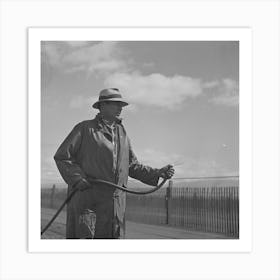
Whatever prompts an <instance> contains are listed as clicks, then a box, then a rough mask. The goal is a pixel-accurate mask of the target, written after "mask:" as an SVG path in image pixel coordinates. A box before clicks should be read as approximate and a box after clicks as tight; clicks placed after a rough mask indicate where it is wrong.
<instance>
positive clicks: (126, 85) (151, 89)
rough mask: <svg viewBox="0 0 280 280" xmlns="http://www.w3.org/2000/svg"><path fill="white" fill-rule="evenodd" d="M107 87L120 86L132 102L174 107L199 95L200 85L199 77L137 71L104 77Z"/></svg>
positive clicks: (200, 91)
mask: <svg viewBox="0 0 280 280" xmlns="http://www.w3.org/2000/svg"><path fill="white" fill-rule="evenodd" d="M104 83H105V85H106V86H108V87H117V88H120V90H121V91H122V92H124V93H125V95H126V97H127V98H128V99H129V100H130V101H131V102H132V103H134V104H141V105H152V106H158V107H166V108H169V109H174V108H175V107H176V106H180V105H181V104H182V103H183V102H184V101H185V100H186V99H187V98H193V97H196V96H199V95H200V94H201V93H202V85H201V81H200V80H199V79H193V78H190V77H184V76H179V75H175V76H172V77H167V76H164V75H162V74H159V73H154V74H151V75H147V76H145V75H142V74H141V73H139V72H133V73H115V74H112V75H110V76H108V77H107V78H106V79H105V82H104Z"/></svg>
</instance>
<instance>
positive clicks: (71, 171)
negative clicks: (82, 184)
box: [54, 123, 86, 187]
mask: <svg viewBox="0 0 280 280" xmlns="http://www.w3.org/2000/svg"><path fill="white" fill-rule="evenodd" d="M82 133H83V130H82V125H81V123H80V124H77V125H76V126H75V127H74V128H73V130H72V131H71V132H70V133H69V135H68V136H67V137H66V138H65V140H64V141H63V142H62V144H61V145H60V146H59V148H58V150H57V152H56V153H55V155H54V160H55V162H56V165H57V168H58V170H59V172H60V174H61V176H62V178H63V179H64V181H65V182H66V183H67V184H68V185H69V186H71V187H73V186H74V185H75V184H76V183H78V182H79V181H80V180H85V178H86V175H85V173H84V172H83V170H82V169H81V167H80V166H79V164H78V163H77V153H78V152H79V149H80V145H81V141H82Z"/></svg>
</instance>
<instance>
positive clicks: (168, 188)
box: [165, 180, 173, 225]
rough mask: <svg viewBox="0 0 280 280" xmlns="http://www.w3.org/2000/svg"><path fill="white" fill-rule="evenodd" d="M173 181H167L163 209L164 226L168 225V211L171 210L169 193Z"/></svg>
mask: <svg viewBox="0 0 280 280" xmlns="http://www.w3.org/2000/svg"><path fill="white" fill-rule="evenodd" d="M172 186H173V181H172V180H169V181H168V187H167V188H166V195H165V208H166V224H167V225H168V224H169V223H170V210H171V192H172Z"/></svg>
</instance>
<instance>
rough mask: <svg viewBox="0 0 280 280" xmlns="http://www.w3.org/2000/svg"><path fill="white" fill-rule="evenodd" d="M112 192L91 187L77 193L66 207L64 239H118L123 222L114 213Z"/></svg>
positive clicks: (121, 235) (123, 233)
mask: <svg viewBox="0 0 280 280" xmlns="http://www.w3.org/2000/svg"><path fill="white" fill-rule="evenodd" d="M114 203H115V199H114V195H113V192H112V191H109V192H108V191H103V190H102V189H101V190H100V189H99V188H98V187H94V186H93V187H92V188H90V189H87V190H85V191H77V192H76V193H75V195H74V196H73V197H72V199H71V201H70V202H69V203H68V205H67V220H66V239H106V238H110V239H120V238H124V237H125V222H124V221H120V220H119V219H118V217H117V215H116V213H115V212H116V211H114V208H115V207H114Z"/></svg>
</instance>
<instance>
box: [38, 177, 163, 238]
mask: <svg viewBox="0 0 280 280" xmlns="http://www.w3.org/2000/svg"><path fill="white" fill-rule="evenodd" d="M166 181H167V179H163V180H162V182H161V183H160V184H159V185H158V186H156V187H154V188H152V189H150V190H148V191H142V192H141V191H133V190H130V189H127V188H124V187H121V186H118V185H116V184H114V183H111V182H108V181H105V180H101V179H91V180H90V183H102V184H106V185H108V186H110V187H113V188H117V189H119V190H122V191H125V192H127V193H131V194H138V195H144V194H149V193H153V192H155V191H157V190H158V189H160V188H161V187H162V186H163V185H164V184H165V182H166ZM88 188H91V186H89V187H88ZM86 189H87V188H86ZM78 190H79V189H78V188H74V189H73V190H72V191H71V192H70V193H69V195H68V196H67V198H66V199H65V201H64V202H63V203H62V204H61V206H60V207H59V209H58V210H57V211H56V213H55V214H54V216H53V217H52V219H51V220H50V221H49V222H48V224H47V225H46V226H45V227H44V228H43V230H42V231H41V235H43V234H44V232H45V231H46V230H47V229H48V228H49V227H50V226H51V224H52V223H53V221H54V220H55V219H56V217H57V216H58V215H59V214H60V212H61V211H62V209H63V208H64V206H65V205H66V204H67V203H68V202H69V201H70V200H71V199H72V197H73V196H74V194H75V193H76V192H77V191H78Z"/></svg>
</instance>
